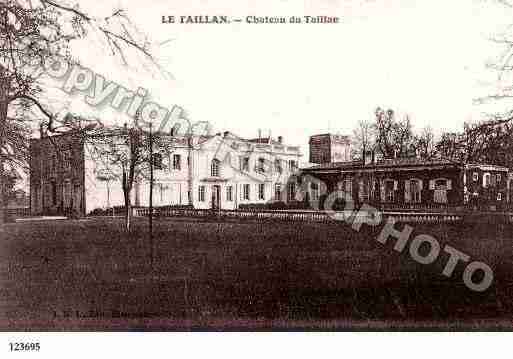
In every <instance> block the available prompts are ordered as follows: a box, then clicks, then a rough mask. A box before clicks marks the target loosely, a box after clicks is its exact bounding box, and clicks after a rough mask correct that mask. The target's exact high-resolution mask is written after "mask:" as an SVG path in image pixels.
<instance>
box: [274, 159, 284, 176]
mask: <svg viewBox="0 0 513 359" xmlns="http://www.w3.org/2000/svg"><path fill="white" fill-rule="evenodd" d="M274 169H275V170H276V172H277V173H282V172H283V168H282V167H281V160H278V159H277V160H275V161H274Z"/></svg>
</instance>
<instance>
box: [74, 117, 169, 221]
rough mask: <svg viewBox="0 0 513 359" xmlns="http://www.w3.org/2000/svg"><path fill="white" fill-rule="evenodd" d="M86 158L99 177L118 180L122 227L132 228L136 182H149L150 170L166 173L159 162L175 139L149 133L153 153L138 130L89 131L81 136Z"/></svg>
mask: <svg viewBox="0 0 513 359" xmlns="http://www.w3.org/2000/svg"><path fill="white" fill-rule="evenodd" d="M82 137H83V139H84V141H85V146H86V152H87V156H89V157H90V159H92V160H93V161H94V163H95V166H96V168H97V172H99V173H101V176H102V177H108V178H109V179H113V180H118V181H119V183H120V184H121V188H122V190H123V198H124V209H125V227H126V229H127V231H129V230H130V228H131V224H132V212H133V211H132V206H133V203H132V198H131V195H132V193H133V189H134V185H135V183H137V182H142V181H148V180H150V169H151V167H150V166H151V165H153V166H154V167H155V168H157V169H161V170H163V169H166V165H165V163H164V161H163V158H170V155H171V153H173V151H174V149H175V148H176V146H175V144H176V143H175V138H174V137H172V136H170V135H169V134H166V133H161V132H157V133H153V134H152V137H153V139H152V142H153V150H151V149H150V137H149V133H148V132H147V131H145V130H143V129H141V128H139V127H138V126H134V127H132V128H130V127H128V126H126V125H125V126H124V127H121V128H119V127H109V128H105V127H102V128H99V129H90V130H88V131H85V132H83V133H82Z"/></svg>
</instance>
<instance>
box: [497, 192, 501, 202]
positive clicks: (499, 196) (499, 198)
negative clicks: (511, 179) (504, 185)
mask: <svg viewBox="0 0 513 359" xmlns="http://www.w3.org/2000/svg"><path fill="white" fill-rule="evenodd" d="M497 201H502V193H501V192H499V193H497Z"/></svg>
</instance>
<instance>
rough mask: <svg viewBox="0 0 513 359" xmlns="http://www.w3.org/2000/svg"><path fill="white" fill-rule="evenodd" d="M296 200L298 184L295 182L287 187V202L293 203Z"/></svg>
mask: <svg viewBox="0 0 513 359" xmlns="http://www.w3.org/2000/svg"><path fill="white" fill-rule="evenodd" d="M295 199H296V184H295V183H294V182H290V183H289V184H288V186H287V200H288V201H293V200H295Z"/></svg>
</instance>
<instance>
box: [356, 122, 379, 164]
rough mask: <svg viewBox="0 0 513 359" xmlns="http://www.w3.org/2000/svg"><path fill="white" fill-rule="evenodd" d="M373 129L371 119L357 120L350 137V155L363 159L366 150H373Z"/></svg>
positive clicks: (374, 143)
mask: <svg viewBox="0 0 513 359" xmlns="http://www.w3.org/2000/svg"><path fill="white" fill-rule="evenodd" d="M375 145H376V142H375V131H374V126H373V123H372V122H371V121H365V120H361V121H358V125H357V127H356V128H355V129H354V130H353V138H352V146H351V147H352V151H353V154H352V157H353V158H354V159H361V160H364V159H365V154H366V153H367V152H368V151H374V147H375Z"/></svg>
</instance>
